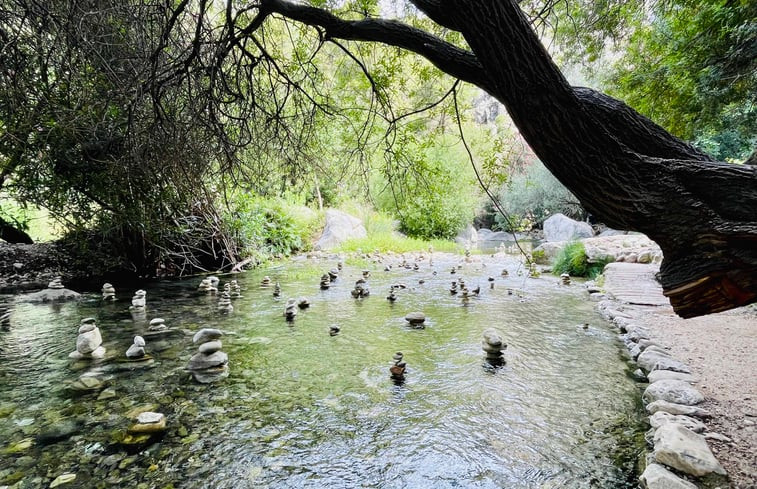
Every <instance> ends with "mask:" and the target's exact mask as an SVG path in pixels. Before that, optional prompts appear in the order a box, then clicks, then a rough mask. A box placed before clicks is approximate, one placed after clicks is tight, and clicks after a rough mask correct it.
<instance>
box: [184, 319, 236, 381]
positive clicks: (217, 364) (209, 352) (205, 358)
mask: <svg viewBox="0 0 757 489" xmlns="http://www.w3.org/2000/svg"><path fill="white" fill-rule="evenodd" d="M221 336H223V333H222V332H221V330H219V329H214V328H202V329H201V330H200V331H198V332H197V333H195V335H194V337H193V338H192V342H193V343H194V344H196V345H199V347H198V348H197V353H195V354H194V355H192V358H190V359H189V364H188V365H187V370H189V372H190V373H191V374H192V376H193V377H194V379H195V380H196V381H197V382H200V383H201V384H209V383H212V382H216V381H218V380H221V379H224V378H226V377H228V376H229V356H228V355H227V354H226V353H224V352H222V351H221V346H222V345H221V340H220V338H221Z"/></svg>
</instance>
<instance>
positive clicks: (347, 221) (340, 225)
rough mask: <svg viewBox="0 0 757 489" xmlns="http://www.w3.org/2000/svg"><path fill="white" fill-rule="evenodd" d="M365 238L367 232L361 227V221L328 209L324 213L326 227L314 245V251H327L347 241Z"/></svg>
mask: <svg viewBox="0 0 757 489" xmlns="http://www.w3.org/2000/svg"><path fill="white" fill-rule="evenodd" d="M366 236H368V232H367V231H366V230H365V227H364V226H363V221H361V220H360V219H358V218H357V217H353V216H351V215H349V214H346V213H344V212H341V211H337V210H334V209H329V210H327V211H326V227H325V228H324V229H323V233H322V234H321V237H320V238H318V241H317V242H316V243H315V249H317V250H329V249H332V248H335V247H337V246H339V245H340V244H342V243H344V242H345V241H347V240H348V239H353V238H365V237H366Z"/></svg>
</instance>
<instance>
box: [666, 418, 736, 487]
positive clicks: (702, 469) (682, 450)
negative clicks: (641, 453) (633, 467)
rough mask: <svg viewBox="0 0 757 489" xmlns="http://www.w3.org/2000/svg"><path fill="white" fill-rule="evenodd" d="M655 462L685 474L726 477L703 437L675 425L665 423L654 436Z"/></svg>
mask: <svg viewBox="0 0 757 489" xmlns="http://www.w3.org/2000/svg"><path fill="white" fill-rule="evenodd" d="M652 456H653V457H654V459H655V461H657V462H659V463H661V464H665V465H667V466H669V467H673V468H674V469H676V470H680V471H681V472H684V473H686V474H691V475H694V476H697V477H701V476H704V475H707V474H710V473H713V472H714V473H716V474H721V475H726V472H725V470H724V469H723V467H722V466H721V465H720V463H719V462H718V461H717V460H716V459H715V457H714V456H713V455H712V452H711V451H710V447H709V446H707V442H706V441H705V439H704V437H703V436H701V435H697V434H696V433H694V432H693V431H691V430H689V429H687V428H685V427H683V426H682V425H680V424H677V423H666V424H663V425H662V426H660V427H659V428H658V429H657V431H655V434H654V451H653V452H652Z"/></svg>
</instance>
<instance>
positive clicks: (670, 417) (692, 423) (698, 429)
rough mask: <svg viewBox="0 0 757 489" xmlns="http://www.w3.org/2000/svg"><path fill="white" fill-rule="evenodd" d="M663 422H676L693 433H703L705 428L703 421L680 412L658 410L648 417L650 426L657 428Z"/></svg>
mask: <svg viewBox="0 0 757 489" xmlns="http://www.w3.org/2000/svg"><path fill="white" fill-rule="evenodd" d="M665 423H678V424H680V425H681V426H684V427H686V428H688V429H690V430H691V431H693V432H694V433H703V432H704V430H705V429H707V427H706V426H705V425H704V423H702V422H701V421H699V420H698V419H696V418H692V417H691V416H684V415H682V414H670V413H666V412H665V411H658V412H656V413H654V414H653V415H652V416H650V417H649V424H650V425H652V428H655V429H657V428H659V427H660V426H662V425H664V424H665Z"/></svg>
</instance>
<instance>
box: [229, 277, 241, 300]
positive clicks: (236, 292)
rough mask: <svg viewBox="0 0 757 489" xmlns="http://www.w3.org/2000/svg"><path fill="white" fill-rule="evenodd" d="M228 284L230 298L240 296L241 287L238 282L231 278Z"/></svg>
mask: <svg viewBox="0 0 757 489" xmlns="http://www.w3.org/2000/svg"><path fill="white" fill-rule="evenodd" d="M228 285H229V289H230V290H229V296H230V297H231V298H232V299H239V298H241V297H242V287H240V286H239V282H237V281H236V280H232V281H231V283H229V284H228Z"/></svg>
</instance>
